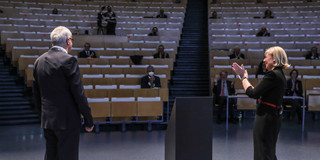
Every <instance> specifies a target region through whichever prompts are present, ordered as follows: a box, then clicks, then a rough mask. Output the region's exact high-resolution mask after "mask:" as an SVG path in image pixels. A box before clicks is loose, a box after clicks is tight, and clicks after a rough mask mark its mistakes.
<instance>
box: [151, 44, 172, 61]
mask: <svg viewBox="0 0 320 160" xmlns="http://www.w3.org/2000/svg"><path fill="white" fill-rule="evenodd" d="M153 58H169V54H168V53H166V52H164V46H163V45H160V46H159V47H158V52H157V53H155V54H154V55H153Z"/></svg>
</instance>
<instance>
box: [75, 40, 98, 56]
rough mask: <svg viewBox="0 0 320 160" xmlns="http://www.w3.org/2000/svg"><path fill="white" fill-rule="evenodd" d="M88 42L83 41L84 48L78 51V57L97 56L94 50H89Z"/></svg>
mask: <svg viewBox="0 0 320 160" xmlns="http://www.w3.org/2000/svg"><path fill="white" fill-rule="evenodd" d="M90 47H91V45H90V43H85V44H84V50H82V51H81V52H80V53H79V58H88V57H90V58H97V56H96V52H95V51H91V50H90Z"/></svg>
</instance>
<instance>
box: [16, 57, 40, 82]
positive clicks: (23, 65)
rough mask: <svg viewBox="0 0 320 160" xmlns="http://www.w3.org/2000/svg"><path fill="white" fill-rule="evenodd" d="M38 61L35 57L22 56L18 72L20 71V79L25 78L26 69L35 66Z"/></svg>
mask: <svg viewBox="0 0 320 160" xmlns="http://www.w3.org/2000/svg"><path fill="white" fill-rule="evenodd" d="M36 59H37V58H36V57H35V56H31V57H29V56H20V58H19V60H18V71H19V74H20V77H23V76H24V71H25V69H26V68H27V67H28V65H29V64H34V62H35V61H36Z"/></svg>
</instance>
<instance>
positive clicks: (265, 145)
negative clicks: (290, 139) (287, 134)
mask: <svg viewBox="0 0 320 160" xmlns="http://www.w3.org/2000/svg"><path fill="white" fill-rule="evenodd" d="M264 108H266V106H259V107H258V109H257V114H256V117H255V120H254V126H253V143H254V160H277V156H276V143H277V140H278V134H279V131H280V127H281V121H282V115H281V114H280V110H279V109H272V108H271V107H269V109H264Z"/></svg>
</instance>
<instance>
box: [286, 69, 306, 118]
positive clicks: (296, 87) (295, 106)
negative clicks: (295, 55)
mask: <svg viewBox="0 0 320 160" xmlns="http://www.w3.org/2000/svg"><path fill="white" fill-rule="evenodd" d="M298 76H299V72H298V70H296V69H293V70H292V71H291V72H290V77H291V78H290V79H289V80H287V89H286V96H299V97H303V96H302V93H303V89H302V82H301V81H300V80H298V79H297V78H298ZM285 104H287V105H291V106H292V112H291V117H292V119H293V117H294V116H293V115H294V112H296V113H297V115H298V120H299V123H301V121H302V113H301V105H302V100H301V99H286V100H285Z"/></svg>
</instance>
